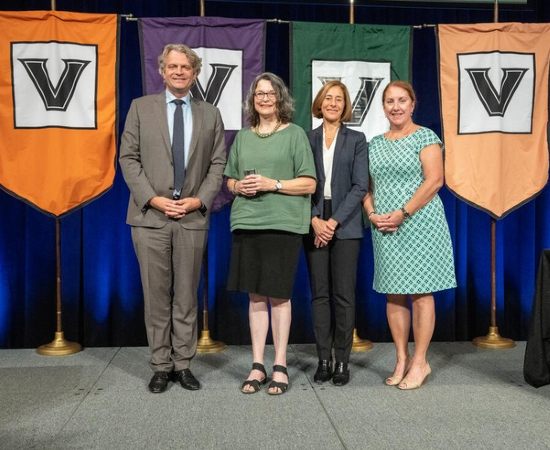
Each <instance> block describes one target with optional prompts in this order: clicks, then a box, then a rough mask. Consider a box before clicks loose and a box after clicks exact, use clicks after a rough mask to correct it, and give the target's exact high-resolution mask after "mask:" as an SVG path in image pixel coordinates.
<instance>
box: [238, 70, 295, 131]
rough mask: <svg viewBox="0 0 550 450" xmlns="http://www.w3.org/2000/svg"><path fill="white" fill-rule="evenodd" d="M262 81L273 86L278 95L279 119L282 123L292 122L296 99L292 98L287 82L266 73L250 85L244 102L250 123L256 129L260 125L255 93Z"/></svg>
mask: <svg viewBox="0 0 550 450" xmlns="http://www.w3.org/2000/svg"><path fill="white" fill-rule="evenodd" d="M260 80H267V81H269V82H270V83H271V85H272V86H273V90H274V91H275V92H276V93H277V117H278V118H279V120H280V121H281V122H282V123H288V122H292V116H293V114H294V99H293V98H292V97H291V96H290V92H289V91H288V88H287V87H286V84H285V82H284V81H283V80H282V79H281V78H279V77H278V76H277V75H275V74H274V73H271V72H264V73H261V74H260V75H258V76H257V77H256V78H254V81H253V82H252V84H251V85H250V89H249V90H248V94H247V96H246V100H245V101H244V105H243V106H244V110H245V114H246V118H247V119H248V123H249V124H250V125H251V126H253V127H255V126H257V125H259V124H260V115H259V114H258V112H257V111H256V109H255V108H254V93H255V92H256V86H258V82H259V81H260Z"/></svg>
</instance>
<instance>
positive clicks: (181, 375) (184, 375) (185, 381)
mask: <svg viewBox="0 0 550 450" xmlns="http://www.w3.org/2000/svg"><path fill="white" fill-rule="evenodd" d="M172 381H173V382H174V383H179V384H181V387H182V388H183V389H187V390H188V391H198V390H199V389H200V388H201V384H200V383H199V380H197V379H196V378H195V377H194V376H193V374H192V373H191V371H190V370H189V369H183V370H178V371H176V372H173V375H172Z"/></svg>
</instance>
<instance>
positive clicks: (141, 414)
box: [0, 342, 550, 450]
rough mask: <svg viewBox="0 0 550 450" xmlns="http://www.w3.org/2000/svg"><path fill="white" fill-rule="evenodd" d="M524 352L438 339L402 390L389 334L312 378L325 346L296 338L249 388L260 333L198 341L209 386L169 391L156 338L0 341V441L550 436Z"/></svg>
mask: <svg viewBox="0 0 550 450" xmlns="http://www.w3.org/2000/svg"><path fill="white" fill-rule="evenodd" d="M524 352H525V342H519V343H517V346H516V347H515V348H514V349H509V350H490V349H481V348H478V347H475V346H473V345H472V344H471V343H470V342H460V343H456V342H455V343H442V342H440V343H433V344H432V346H431V347H430V352H429V361H430V364H431V366H432V370H433V373H432V375H431V377H430V380H429V382H428V383H427V384H425V385H424V386H423V387H422V388H421V389H418V390H414V391H408V392H404V391H400V390H398V389H396V388H391V387H388V386H385V385H384V383H383V380H384V378H385V377H386V376H388V375H389V374H390V372H391V370H392V369H393V364H394V347H393V344H391V343H375V344H374V348H373V349H372V350H370V351H368V352H364V353H353V354H352V357H351V363H350V367H351V381H350V383H349V384H348V385H347V386H344V387H335V386H333V385H332V384H331V383H326V384H324V385H316V384H314V383H313V382H312V376H313V373H314V371H315V368H316V365H317V359H316V356H315V346H314V345H313V344H311V345H310V344H308V345H291V346H289V358H288V368H289V375H290V381H291V388H290V390H289V391H288V392H287V393H286V394H284V395H282V396H278V397H275V396H270V395H268V394H267V389H266V388H265V386H264V387H263V389H262V390H261V391H260V392H258V393H257V394H253V395H244V394H242V393H241V392H240V390H239V389H240V385H241V383H242V381H243V380H244V379H245V378H246V377H247V375H248V372H249V369H250V366H251V363H252V353H251V349H250V347H244V346H242V347H241V346H229V347H228V348H227V349H226V350H225V351H224V352H222V353H218V354H209V355H204V354H201V355H197V356H196V357H195V359H194V360H193V362H192V370H193V373H194V374H195V375H196V377H197V378H198V379H199V380H200V381H201V383H202V386H203V387H202V389H201V390H200V391H197V392H189V391H185V390H184V389H182V388H181V387H180V386H179V385H175V384H172V383H171V384H170V386H169V388H168V390H167V391H166V392H165V393H163V394H151V393H149V391H148V390H147V383H148V381H149V379H150V377H151V374H152V373H151V372H150V369H149V367H148V357H149V351H148V349H147V348H143V347H139V348H131V347H124V348H86V349H84V350H83V351H82V352H80V353H77V354H74V355H70V356H60V357H52V356H40V355H38V354H37V353H36V352H35V350H33V349H28V350H0V449H5V450H18V449H25V450H27V449H51V450H62V449H101V450H115V449H148V450H151V449H154V450H156V449H232V450H233V449H235V450H241V449H242V450H245V449H251V450H252V449H270V450H271V449H273V450H275V449H316V450H325V449H326V450H336V449H498V450H502V449H513V450H523V449H550V386H546V387H542V388H540V389H535V388H533V387H531V386H529V385H528V384H526V383H525V381H524V380H523V356H524ZM272 362H273V348H272V347H268V349H267V354H266V361H265V363H266V367H270V366H271V364H272ZM268 372H269V370H268Z"/></svg>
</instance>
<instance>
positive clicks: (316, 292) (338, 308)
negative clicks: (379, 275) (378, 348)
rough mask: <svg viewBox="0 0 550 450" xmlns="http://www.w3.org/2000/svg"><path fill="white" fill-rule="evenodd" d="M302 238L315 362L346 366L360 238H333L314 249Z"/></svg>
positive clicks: (307, 238)
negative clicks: (325, 244) (307, 272)
mask: <svg viewBox="0 0 550 450" xmlns="http://www.w3.org/2000/svg"><path fill="white" fill-rule="evenodd" d="M313 239H314V237H313V236H312V235H308V236H307V237H306V238H305V239H304V247H305V251H306V259H307V264H308V269H309V278H310V282H311V308H312V313H313V329H314V332H315V341H316V344H317V355H318V357H319V359H331V355H332V349H333V348H334V357H335V359H336V362H343V363H346V364H347V363H348V361H349V355H350V352H351V346H352V344H353V329H354V328H355V285H356V281H357V259H358V257H359V250H360V248H361V239H343V240H340V239H337V238H336V237H333V238H332V240H331V242H330V243H329V244H328V245H327V246H325V247H321V248H315V246H314V244H313Z"/></svg>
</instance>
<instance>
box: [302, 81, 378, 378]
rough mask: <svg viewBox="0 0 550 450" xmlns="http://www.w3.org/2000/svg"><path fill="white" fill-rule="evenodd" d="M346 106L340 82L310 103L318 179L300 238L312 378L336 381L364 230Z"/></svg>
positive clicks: (361, 187) (342, 371)
mask: <svg viewBox="0 0 550 450" xmlns="http://www.w3.org/2000/svg"><path fill="white" fill-rule="evenodd" d="M351 110H352V105H351V100H350V96H349V92H348V89H347V88H346V86H345V85H344V84H343V83H342V82H340V81H337V80H334V81H329V82H327V83H326V84H324V85H323V87H322V88H321V90H320V91H319V92H318V93H317V96H316V97H315V100H314V102H313V105H312V107H311V112H312V114H313V116H314V117H316V118H318V119H323V123H322V125H321V126H320V127H318V128H316V129H314V130H312V131H310V132H308V133H307V134H308V138H309V142H310V144H311V148H312V150H313V156H314V160H315V169H316V172H317V181H318V182H317V188H316V191H315V193H314V194H313V195H312V197H311V227H310V234H309V235H308V236H307V237H306V238H305V241H304V244H305V245H304V246H305V250H306V257H307V263H308V268H309V276H310V282H311V294H312V300H311V307H312V312H313V326H314V331H315V340H316V344H317V355H318V357H319V365H318V367H317V371H316V372H315V375H314V377H313V380H314V381H315V382H316V383H323V382H325V381H329V380H330V379H331V378H332V382H333V383H334V385H336V386H343V385H345V384H347V383H348V381H349V368H348V361H349V355H350V352H351V346H352V343H353V329H354V326H355V284H356V276H357V275H356V272H357V259H358V257H359V250H360V247H361V239H362V238H363V230H364V225H363V217H362V212H361V201H362V199H363V197H364V196H365V194H366V192H367V189H368V185H369V172H368V153H367V141H366V139H365V135H364V134H363V133H361V132H358V131H354V130H351V129H349V128H347V127H346V126H345V125H344V122H348V121H350V120H351ZM333 349H334V357H335V360H336V364H335V365H334V368H333V364H332V350H333Z"/></svg>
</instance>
